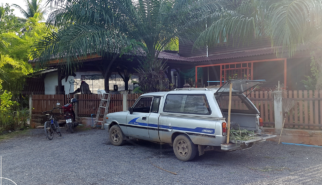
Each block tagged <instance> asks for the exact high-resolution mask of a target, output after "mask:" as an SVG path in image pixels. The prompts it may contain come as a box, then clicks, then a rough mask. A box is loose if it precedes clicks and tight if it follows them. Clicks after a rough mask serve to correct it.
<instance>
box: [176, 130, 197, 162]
mask: <svg viewBox="0 0 322 185" xmlns="http://www.w3.org/2000/svg"><path fill="white" fill-rule="evenodd" d="M173 151H174V154H175V155H176V157H177V158H178V159H179V160H181V161H190V160H192V159H194V158H195V157H196V154H197V146H196V145H195V144H193V143H192V142H191V140H190V139H189V138H188V137H187V136H185V135H178V136H177V137H176V138H175V139H174V141H173Z"/></svg>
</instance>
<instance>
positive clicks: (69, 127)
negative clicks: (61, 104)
mask: <svg viewBox="0 0 322 185" xmlns="http://www.w3.org/2000/svg"><path fill="white" fill-rule="evenodd" d="M68 130H69V132H70V133H74V128H73V123H68Z"/></svg>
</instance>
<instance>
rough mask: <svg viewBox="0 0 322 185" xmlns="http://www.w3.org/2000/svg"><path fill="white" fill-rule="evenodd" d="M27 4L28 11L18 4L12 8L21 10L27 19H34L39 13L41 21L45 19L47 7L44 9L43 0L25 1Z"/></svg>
mask: <svg viewBox="0 0 322 185" xmlns="http://www.w3.org/2000/svg"><path fill="white" fill-rule="evenodd" d="M25 3H26V4H27V9H23V8H22V7H21V6H19V5H17V4H13V5H12V6H13V7H16V8H17V9H18V10H20V12H21V13H22V14H23V16H24V17H25V19H28V18H30V17H34V16H35V14H37V13H38V14H39V15H38V16H39V19H40V20H43V19H44V15H45V14H46V7H43V6H42V5H41V3H42V0H25Z"/></svg>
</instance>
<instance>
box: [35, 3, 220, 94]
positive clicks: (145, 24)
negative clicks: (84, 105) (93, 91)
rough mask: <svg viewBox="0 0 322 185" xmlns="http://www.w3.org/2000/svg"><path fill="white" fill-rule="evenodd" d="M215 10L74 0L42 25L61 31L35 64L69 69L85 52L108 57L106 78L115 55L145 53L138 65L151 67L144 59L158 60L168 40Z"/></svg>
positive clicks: (202, 5) (45, 44) (200, 5)
mask: <svg viewBox="0 0 322 185" xmlns="http://www.w3.org/2000/svg"><path fill="white" fill-rule="evenodd" d="M53 1H55V0H52V1H51V2H53ZM56 1H57V2H61V1H60V0H56ZM218 7H219V6H218V4H216V3H214V1H211V0H200V1H197V0H138V1H131V0H118V1H116V0H114V1H112V0H111V1H106V0H74V1H71V2H70V3H66V4H64V5H63V7H62V8H61V9H58V10H56V11H54V12H53V13H52V14H51V15H50V16H49V19H48V20H47V21H48V22H50V23H52V24H54V25H55V26H58V27H60V28H61V29H60V30H59V31H58V32H57V33H53V34H52V35H51V36H50V37H46V39H45V40H44V41H42V42H41V43H39V45H38V48H40V49H41V50H42V51H43V53H42V55H41V56H39V59H40V60H39V61H40V62H45V61H48V60H49V58H50V57H51V56H56V58H59V59H61V60H64V61H66V66H72V64H73V61H79V60H80V58H81V57H86V56H87V55H88V54H98V55H100V56H102V57H103V60H107V59H108V58H109V57H107V56H112V57H110V58H111V59H110V62H107V61H104V64H105V66H104V73H103V74H104V77H105V79H106V80H107V79H108V75H109V74H110V71H111V70H110V69H111V66H112V65H113V61H115V58H117V57H118V55H119V54H120V53H124V52H130V51H132V53H133V54H138V52H139V51H144V54H145V55H146V60H145V61H143V63H144V64H145V65H150V64H151V62H146V61H157V60H156V59H157V58H158V55H159V53H160V51H162V50H163V48H164V47H165V46H167V44H168V43H169V42H171V40H172V39H174V38H176V37H178V38H179V37H180V36H181V35H182V34H185V33H187V32H189V31H190V27H191V25H193V24H194V23H197V22H199V20H200V19H202V18H203V17H204V15H205V14H210V13H211V12H212V11H215V10H218V9H219V8H218ZM71 23H73V24H71ZM124 48H126V50H124ZM138 48H141V49H138ZM106 80H105V81H106ZM105 88H107V87H106V86H105ZM106 90H108V89H106Z"/></svg>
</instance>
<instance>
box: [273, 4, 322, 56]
mask: <svg viewBox="0 0 322 185" xmlns="http://www.w3.org/2000/svg"><path fill="white" fill-rule="evenodd" d="M321 3H322V2H321V1H320V0H305V1H302V0H288V1H282V2H280V3H276V4H274V5H273V6H271V9H270V11H271V22H270V36H271V39H272V46H282V47H283V50H286V49H287V50H288V53H289V55H290V56H292V55H293V54H294V52H295V51H296V50H297V47H298V46H299V45H300V44H308V43H310V42H311V41H313V40H312V39H309V38H310V37H311V38H314V37H316V36H317V35H320V30H321V23H322V19H321V17H322V4H321Z"/></svg>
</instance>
